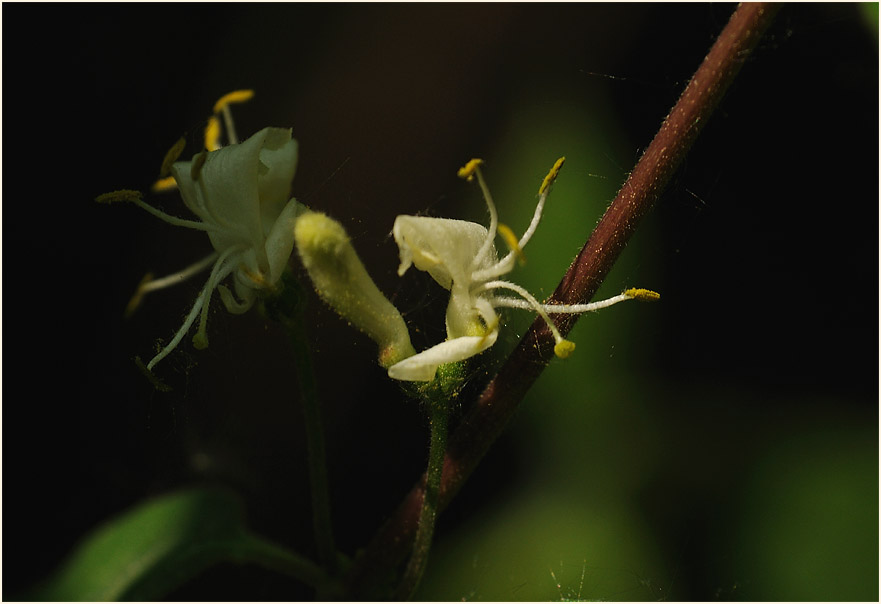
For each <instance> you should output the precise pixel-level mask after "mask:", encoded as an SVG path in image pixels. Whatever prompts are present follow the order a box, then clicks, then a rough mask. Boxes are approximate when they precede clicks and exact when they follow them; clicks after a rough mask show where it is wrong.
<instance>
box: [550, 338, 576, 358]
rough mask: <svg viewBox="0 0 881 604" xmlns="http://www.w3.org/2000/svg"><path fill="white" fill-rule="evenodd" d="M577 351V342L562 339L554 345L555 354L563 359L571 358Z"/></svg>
mask: <svg viewBox="0 0 881 604" xmlns="http://www.w3.org/2000/svg"><path fill="white" fill-rule="evenodd" d="M574 350H575V342H570V341H569V340H563V339H561V340H560V341H559V342H557V343H556V345H554V354H555V355H557V356H558V357H559V358H561V359H567V358H569V355H571V354H572V352H573V351H574Z"/></svg>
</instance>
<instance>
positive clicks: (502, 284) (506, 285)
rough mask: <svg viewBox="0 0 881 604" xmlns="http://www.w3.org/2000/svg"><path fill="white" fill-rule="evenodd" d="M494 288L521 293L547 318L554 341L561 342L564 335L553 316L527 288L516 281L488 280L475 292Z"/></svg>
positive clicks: (534, 308) (533, 307)
mask: <svg viewBox="0 0 881 604" xmlns="http://www.w3.org/2000/svg"><path fill="white" fill-rule="evenodd" d="M492 289H508V290H511V291H512V292H515V293H517V294H520V296H522V297H523V299H524V300H525V301H526V302H528V304H529V305H528V307H527V308H531V309H532V310H534V311H535V312H537V313H538V314H539V316H540V317H541V318H542V319H544V320H545V323H547V324H548V328H549V329H550V330H551V333H552V334H553V335H554V341H555V342H557V343H559V342H560V341H561V340H562V339H563V336H561V335H560V332H559V330H557V326H556V325H554V322H553V321H551V318H550V317H549V316H548V313H547V312H545V309H544V308H543V307H542V305H541V303H539V301H538V300H536V299H535V297H534V296H533V295H532V294H530V293H529V292H528V291H526V289H524V288H522V287H520V286H519V285H517V284H516V283H511V282H509V281H487V282H486V283H484V284H482V285H481V286H480V287H479V288H478V289H477V290H476V291H475V292H474V293H478V292H481V291H489V290H492Z"/></svg>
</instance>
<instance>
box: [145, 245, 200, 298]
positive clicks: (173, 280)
mask: <svg viewBox="0 0 881 604" xmlns="http://www.w3.org/2000/svg"><path fill="white" fill-rule="evenodd" d="M216 259H217V252H215V253H213V254H211V255H209V256H206V257H205V258H202V259H201V260H199V261H198V262H194V263H193V264H191V265H190V266H188V267H187V268H185V269H183V270H181V271H178V272H176V273H171V274H170V275H166V276H165V277H160V278H159V279H153V280H152V281H148V282H147V283H145V284H143V285H142V286H141V287H139V288H138V293H139V294H141V295H143V294H146V293H147V292H152V291H155V290H157V289H163V288H166V287H171V286H172V285H177V284H178V283H183V282H184V281H186V280H187V279H189V278H190V277H192V276H194V275H197V274H199V273H201V272H202V271H204V270H205V269H206V268H208V267H209V266H211V265H212V264H214V261H215V260H216Z"/></svg>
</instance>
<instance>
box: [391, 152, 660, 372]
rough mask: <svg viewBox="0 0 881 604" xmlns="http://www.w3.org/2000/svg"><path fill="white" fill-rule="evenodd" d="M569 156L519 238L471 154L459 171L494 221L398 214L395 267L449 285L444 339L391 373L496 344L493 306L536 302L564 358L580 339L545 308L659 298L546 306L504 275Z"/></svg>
mask: <svg viewBox="0 0 881 604" xmlns="http://www.w3.org/2000/svg"><path fill="white" fill-rule="evenodd" d="M564 160H565V158H560V159H559V160H557V162H556V163H555V164H554V167H553V168H552V169H551V171H550V172H549V173H548V175H547V176H546V177H545V179H544V181H543V182H542V184H541V187H540V188H539V198H538V204H537V205H536V208H535V213H534V214H533V217H532V221H531V222H530V224H529V227H528V228H527V229H526V231H525V232H524V234H523V236H522V237H521V238H520V239H519V240H517V238H516V237H515V236H514V234H513V232H512V231H511V229H509V228H508V227H506V226H505V225H502V224H499V221H498V214H497V212H496V207H495V204H494V203H493V200H492V196H491V195H490V193H489V189H488V188H487V186H486V183H485V182H484V180H483V175H482V174H481V171H480V164H482V163H483V162H482V161H481V160H479V159H474V160H471V161H470V162H468V164H467V165H465V167H463V168H462V169H460V170H459V176H460V177H462V178H466V179H468V180H472V179H473V177H474V176H477V180H478V183H479V185H480V188H481V190H482V191H483V196H484V199H485V200H486V205H487V208H488V209H489V215H490V224H489V228H488V229H487V228H486V227H484V226H482V225H479V224H476V223H473V222H466V221H463V220H453V219H449V218H429V217H425V216H398V218H397V219H396V220H395V225H394V229H393V231H392V233H393V235H394V238H395V241H396V242H397V244H398V247H399V248H400V259H401V264H400V267H399V268H398V274H399V275H403V274H404V273H405V272H406V271H407V269H408V268H410V266H414V265H415V266H416V268H417V269H419V270H422V271H426V272H427V273H428V274H429V275H431V276H432V278H434V280H435V281H437V282H438V283H439V284H440V285H441V286H442V287H443V288H444V289H447V290H449V292H450V301H449V304H448V306H447V313H446V328H447V340H446V341H444V342H441V343H440V344H437V345H436V346H432V347H431V348H429V349H427V350H425V351H423V352H420V353H418V354H416V355H413V356H411V357H408V358H406V359H404V360H402V361H400V362H399V363H396V364H395V365H392V366H391V367H389V370H388V374H389V376H390V377H392V378H394V379H398V380H405V381H430V380H432V379H434V376H435V373H436V371H437V368H438V367H439V366H440V365H442V364H445V363H453V362H457V361H462V360H465V359H467V358H469V357H472V356H474V355H476V354H479V353H481V352H483V351H484V350H486V349H487V348H489V347H490V346H492V345H493V344H495V342H496V340H497V339H498V334H499V316H498V314H497V313H496V310H495V309H496V308H499V307H508V308H521V309H531V310H533V311H535V312H536V313H538V314H539V315H540V316H541V317H542V318H543V319H544V320H545V322H547V324H548V327H549V329H550V330H551V333H552V334H553V336H554V340H555V341H556V345H555V346H554V352H555V353H556V355H557V356H559V357H567V356H569V354H571V353H572V351H573V350H574V349H575V344H574V343H572V342H570V341H568V340H566V339H564V338H563V337H562V336H561V335H560V332H559V330H558V329H557V328H556V326H555V325H554V323H553V321H551V319H550V317H549V316H548V313H583V312H588V311H592V310H598V309H600V308H605V307H606V306H611V305H612V304H617V303H618V302H622V301H624V300H630V299H633V298H638V299H645V300H647V299H655V298H657V297H658V295H657V294H655V293H654V292H650V291H648V290H636V289H632V290H627V291H625V292H624V293H622V294H620V295H618V296H615V297H613V298H610V299H608V300H603V301H600V302H594V303H591V304H571V305H547V304H541V303H539V302H538V301H537V300H536V299H535V298H534V297H533V296H532V295H531V294H530V293H529V292H528V291H526V290H525V289H524V288H522V287H521V286H519V285H517V284H515V283H512V282H510V281H504V280H500V279H499V277H501V276H502V275H505V274H507V273H509V272H511V270H513V268H514V265H515V263H516V261H517V258H518V257H522V249H523V247H524V246H525V245H526V244H527V243H528V242H529V240H530V238H531V237H532V235H533V234H534V233H535V230H536V228H537V227H538V223H539V220H540V219H541V214H542V210H543V208H544V204H545V201H546V200H547V197H548V194H549V192H550V188H551V185H552V184H553V182H554V180H555V179H556V177H557V174H558V172H559V170H560V167H561V166H562V165H563V161H564ZM497 234H500V235H501V236H502V237H503V239H505V241H506V243H507V245H508V247H509V248H510V252H509V253H508V254H507V255H506V256H505V257H504V258H502V259H501V260H499V259H498V254H497V252H496V247H495V238H496V235H497ZM498 290H507V291H510V292H513V293H514V294H516V295H517V296H519V297H518V298H512V297H507V296H498V295H496V292H497V291H498Z"/></svg>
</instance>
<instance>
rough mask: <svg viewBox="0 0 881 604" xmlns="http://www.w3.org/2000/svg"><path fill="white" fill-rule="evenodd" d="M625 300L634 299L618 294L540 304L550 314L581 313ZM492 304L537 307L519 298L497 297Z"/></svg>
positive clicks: (511, 306)
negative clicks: (585, 300)
mask: <svg viewBox="0 0 881 604" xmlns="http://www.w3.org/2000/svg"><path fill="white" fill-rule="evenodd" d="M625 300H632V298H631V297H630V296H628V295H626V294H618V295H617V296H613V297H611V298H609V299H608V300H600V301H599V302H591V303H589V304H540V305H539V306H541V307H542V309H544V310H545V312H547V313H549V314H561V313H565V314H581V313H585V312H592V311H595V310H600V309H602V308H607V307H609V306H613V305H615V304H618V303H619V302H624V301H625ZM492 304H493V306H503V307H505V308H519V309H522V310H531V309H533V308H535V307H534V306H533V305H532V304H530V303H529V302H527V301H525V300H520V299H517V298H498V297H496V298H493V300H492Z"/></svg>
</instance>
